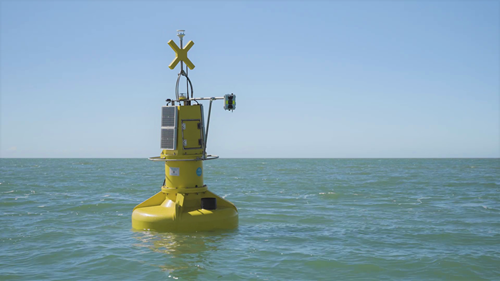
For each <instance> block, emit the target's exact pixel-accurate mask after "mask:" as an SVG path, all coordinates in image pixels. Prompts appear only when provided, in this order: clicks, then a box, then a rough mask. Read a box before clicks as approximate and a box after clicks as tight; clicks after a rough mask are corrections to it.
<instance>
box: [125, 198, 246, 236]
mask: <svg viewBox="0 0 500 281" xmlns="http://www.w3.org/2000/svg"><path fill="white" fill-rule="evenodd" d="M202 198H215V199H216V201H217V207H216V208H215V209H214V210H206V209H202V208H201V202H202ZM236 227H238V210H237V209H236V207H235V206H234V205H233V204H232V203H231V202H229V201H227V200H225V199H223V198H221V197H219V196H217V195H215V194H213V193H212V192H210V191H208V190H207V191H205V192H198V193H194V192H192V193H171V192H163V191H161V192H159V193H157V194H156V195H154V196H152V197H151V198H149V199H148V200H146V201H144V202H143V203H141V204H139V205H137V206H136V207H135V208H134V211H133V212H132V228H134V229H136V230H154V231H160V232H165V231H169V232H192V231H210V230H216V229H233V228H236Z"/></svg>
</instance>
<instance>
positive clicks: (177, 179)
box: [132, 30, 238, 231]
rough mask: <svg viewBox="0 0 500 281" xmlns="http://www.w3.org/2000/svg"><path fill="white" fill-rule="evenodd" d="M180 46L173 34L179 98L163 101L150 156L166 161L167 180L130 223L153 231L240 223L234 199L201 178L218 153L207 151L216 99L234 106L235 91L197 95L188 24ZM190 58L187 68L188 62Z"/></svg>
mask: <svg viewBox="0 0 500 281" xmlns="http://www.w3.org/2000/svg"><path fill="white" fill-rule="evenodd" d="M178 36H179V38H180V47H178V46H177V44H175V42H174V41H172V40H170V41H169V42H168V44H169V45H170V47H172V49H173V50H174V52H175V53H176V58H175V59H174V60H173V61H172V63H171V64H170V65H169V68H170V69H174V68H175V66H176V65H177V64H178V63H179V62H180V63H181V70H180V72H179V75H178V78H177V83H176V87H175V99H173V100H170V99H167V105H166V106H163V107H162V119H161V149H162V153H161V155H160V156H158V157H150V158H149V159H150V160H152V161H160V162H165V180H164V182H163V186H162V187H161V190H160V191H159V192H158V193H156V194H155V195H153V196H152V197H151V198H149V199H147V200H146V201H144V202H142V203H141V204H139V205H137V206H136V207H135V208H134V210H133V212H132V228H134V229H137V230H155V231H206V230H214V229H231V228H236V227H237V226H238V210H237V209H236V206H234V204H233V203H231V202H229V201H227V200H225V199H224V198H222V197H220V196H217V195H216V194H214V193H212V192H210V191H209V190H208V188H207V186H206V185H205V184H204V183H203V161H205V160H213V159H217V158H219V157H218V156H216V155H208V154H207V153H206V147H207V139H208V129H209V125H210V113H211V110H212V102H213V101H214V100H222V99H223V100H224V109H226V110H230V111H232V110H234V109H235V108H236V96H235V95H233V94H228V95H225V96H224V97H208V98H194V97H193V86H192V84H191V80H190V79H189V77H188V69H187V68H188V67H189V69H194V67H195V66H194V64H193V63H192V62H191V61H190V60H189V59H188V57H187V52H188V50H189V49H190V48H191V47H192V46H193V45H194V43H193V42H192V41H189V42H188V43H187V44H186V46H185V47H183V45H182V39H183V37H184V30H178ZM184 63H185V64H186V66H187V67H186V71H184V65H183V64H184ZM181 77H185V78H186V81H187V82H186V83H187V86H189V87H187V89H186V94H183V93H179V81H180V78H181ZM203 100H208V101H210V106H209V110H208V120H207V122H206V126H205V120H204V111H203V105H202V104H200V103H199V101H203Z"/></svg>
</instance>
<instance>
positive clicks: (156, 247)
mask: <svg viewBox="0 0 500 281" xmlns="http://www.w3.org/2000/svg"><path fill="white" fill-rule="evenodd" d="M237 232H238V230H237V229H235V230H223V231H213V232H195V233H169V232H166V233H158V232H154V231H134V232H133V235H134V238H135V239H136V240H137V241H138V243H136V244H134V246H135V247H140V248H147V249H148V251H151V252H152V253H156V254H157V256H158V254H160V258H157V259H155V264H150V265H151V266H156V267H159V268H161V269H162V270H163V271H165V272H168V273H169V274H170V275H169V277H171V278H174V279H176V278H177V277H178V276H182V277H187V276H189V278H195V277H196V276H198V275H199V274H201V273H204V271H205V268H206V267H207V266H209V265H210V264H211V260H212V258H216V253H217V251H218V250H219V248H220V247H221V245H222V244H223V243H224V242H223V241H226V242H227V240H228V239H232V238H233V237H234V235H235V234H236V233H237ZM144 263H148V262H146V261H145V262H144Z"/></svg>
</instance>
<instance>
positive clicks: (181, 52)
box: [168, 40, 194, 69]
mask: <svg viewBox="0 0 500 281" xmlns="http://www.w3.org/2000/svg"><path fill="white" fill-rule="evenodd" d="M168 45H170V47H172V49H173V50H174V52H175V59H174V60H173V61H172V63H170V65H169V66H168V67H169V68H170V69H174V68H175V67H176V66H177V64H178V63H179V61H183V62H184V63H185V64H186V65H187V67H189V69H193V68H194V64H193V63H192V62H191V61H190V60H189V59H188V57H187V52H188V51H189V49H191V47H193V45H194V42H193V41H189V42H188V43H187V44H186V46H184V48H182V49H181V48H179V46H177V44H175V42H174V41H173V40H170V41H168Z"/></svg>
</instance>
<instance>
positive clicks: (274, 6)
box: [0, 1, 500, 158]
mask: <svg viewBox="0 0 500 281" xmlns="http://www.w3.org/2000/svg"><path fill="white" fill-rule="evenodd" d="M0 5H1V6H0V9H1V11H0V13H1V17H0V18H1V19H0V20H1V22H0V23H1V26H0V95H1V96H0V110H1V113H0V118H1V119H0V157H138V158H146V157H149V156H157V155H159V153H160V148H159V141H160V107H161V106H162V105H164V101H165V99H166V98H172V97H173V96H174V86H175V80H176V77H177V73H178V70H179V67H177V68H176V69H175V70H170V69H169V68H168V65H169V63H170V62H171V61H172V59H173V58H174V57H175V55H174V52H173V51H172V50H171V49H170V47H169V46H168V45H167V42H168V40H170V39H174V40H176V42H178V40H177V36H176V30H177V29H185V30H186V37H185V39H186V40H192V41H194V43H195V45H194V46H193V48H191V50H190V51H189V58H190V59H191V61H192V62H193V63H194V64H195V65H196V68H195V69H194V70H193V71H190V78H191V80H192V81H193V85H194V92H195V96H204V97H206V96H222V95H224V94H227V93H235V94H236V95H237V102H238V104H237V110H235V111H234V112H232V113H230V112H226V111H224V110H223V109H222V102H217V103H215V104H214V105H215V107H214V108H213V110H212V121H211V125H210V136H209V143H208V149H207V151H208V152H209V153H211V154H217V155H220V156H221V157H292V158H304V157H328V158H344V157H353V158H363V157H500V82H499V77H500V19H499V17H500V2H499V1H352V2H348V1H320V2H310V1H295V2H292V1H276V2H265V1H256V2H251V1H223V2H208V1H207V2H202V1H200V2H195V1H183V2H173V1H172V2H170V1H168V2H162V1H141V2H140V1H67V2H63V1H1V2H0ZM206 108H207V107H206Z"/></svg>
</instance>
